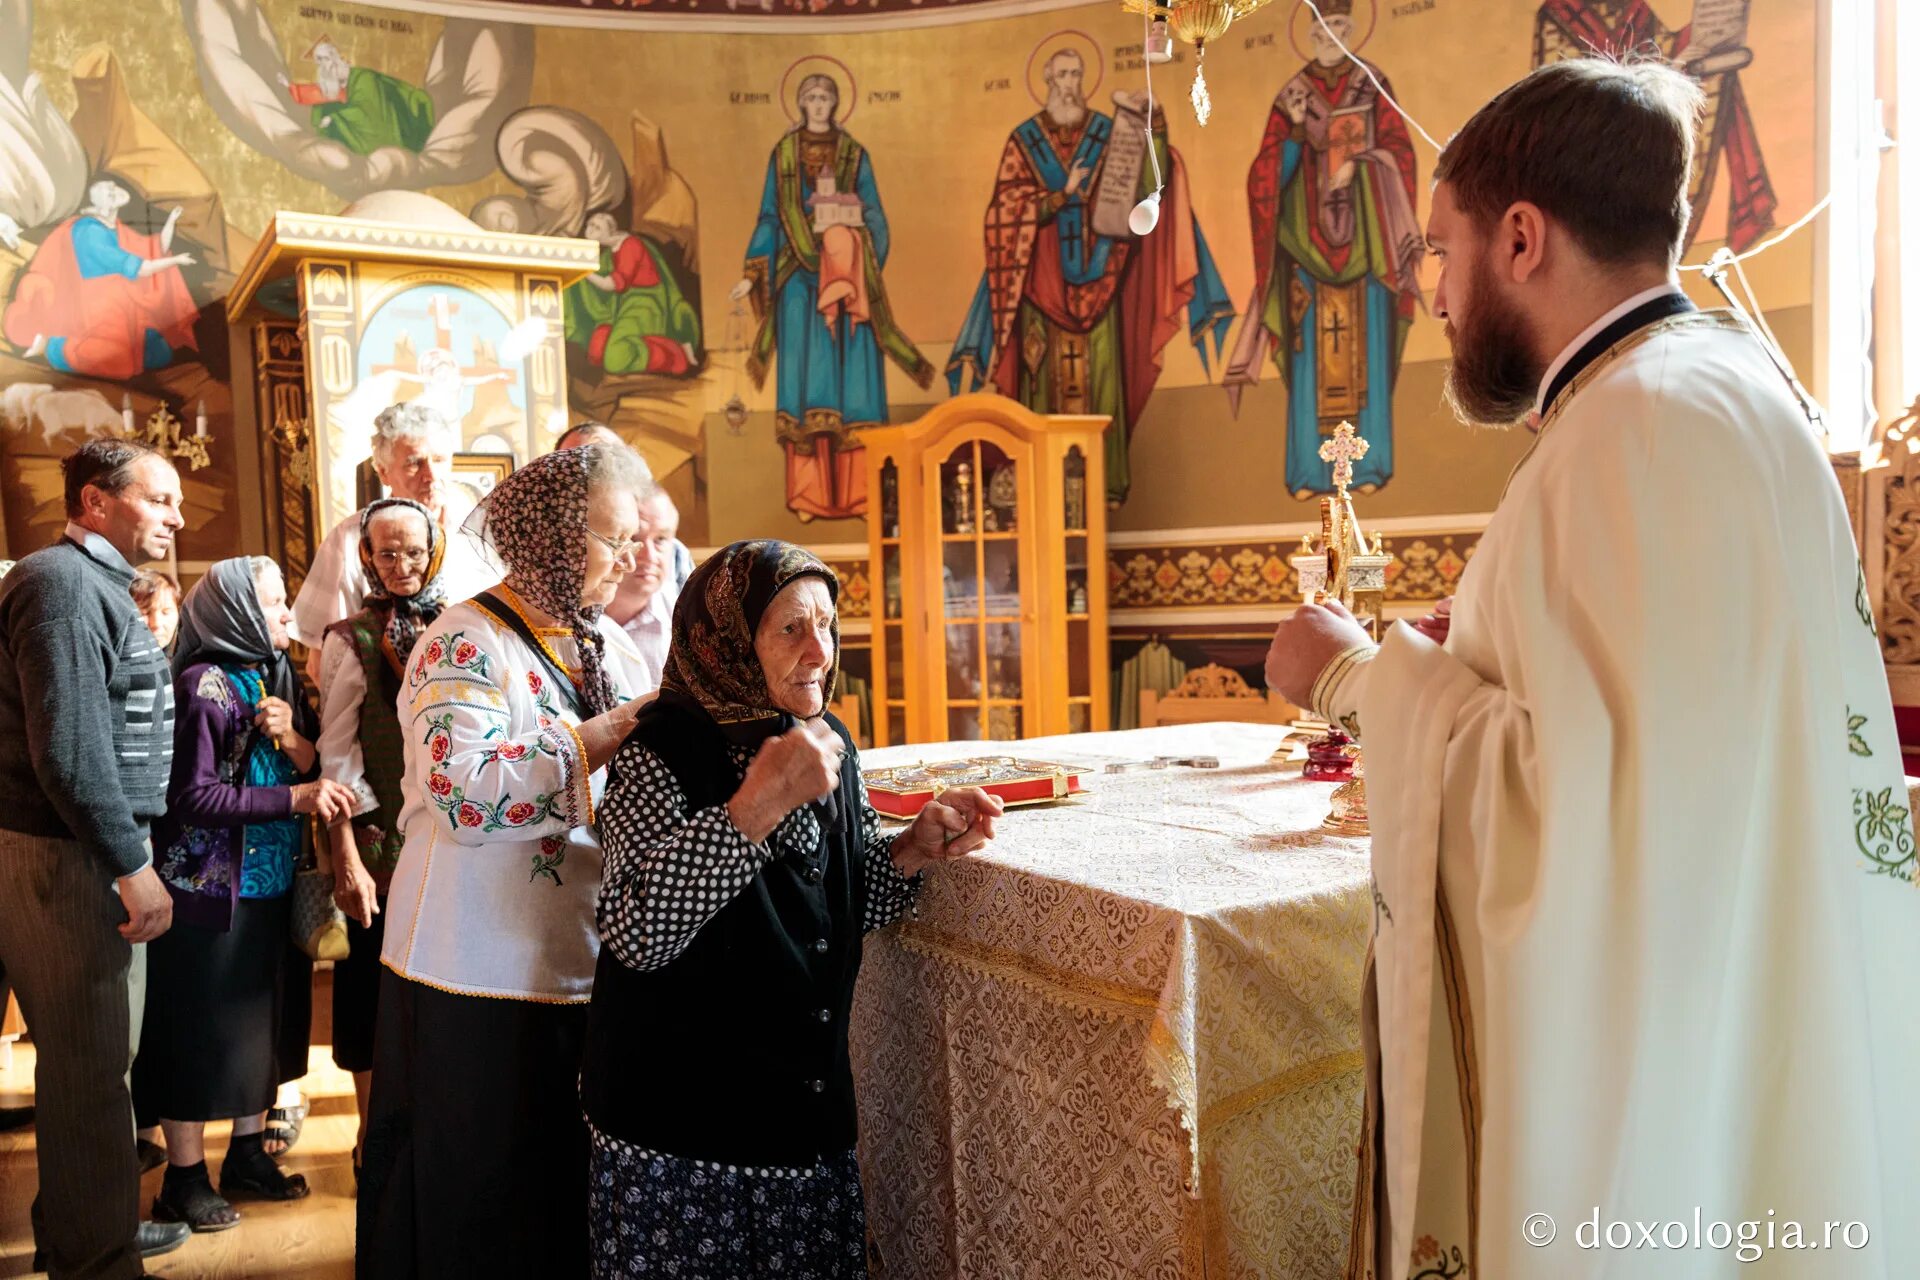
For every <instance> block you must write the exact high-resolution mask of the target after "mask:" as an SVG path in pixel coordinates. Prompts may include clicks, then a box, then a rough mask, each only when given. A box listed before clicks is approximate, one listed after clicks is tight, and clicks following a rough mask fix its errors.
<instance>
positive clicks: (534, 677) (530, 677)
mask: <svg viewBox="0 0 1920 1280" xmlns="http://www.w3.org/2000/svg"><path fill="white" fill-rule="evenodd" d="M545 687H546V681H544V680H542V679H541V678H540V673H539V672H538V671H529V672H527V688H529V689H531V690H533V696H534V697H536V698H537V697H539V696H540V690H542V689H544V688H545Z"/></svg>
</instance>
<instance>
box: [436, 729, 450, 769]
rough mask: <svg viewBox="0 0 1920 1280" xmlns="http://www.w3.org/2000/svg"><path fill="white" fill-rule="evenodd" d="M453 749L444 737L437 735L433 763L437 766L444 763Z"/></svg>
mask: <svg viewBox="0 0 1920 1280" xmlns="http://www.w3.org/2000/svg"><path fill="white" fill-rule="evenodd" d="M451 749H452V748H451V747H450V746H449V745H448V742H447V739H446V737H445V736H444V735H435V737H434V739H433V762H434V763H435V764H440V763H442V762H443V761H444V760H446V758H447V752H448V751H450V750H451Z"/></svg>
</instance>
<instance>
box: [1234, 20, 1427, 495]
mask: <svg viewBox="0 0 1920 1280" xmlns="http://www.w3.org/2000/svg"><path fill="white" fill-rule="evenodd" d="M1320 11H1321V14H1322V15H1323V17H1322V18H1321V19H1319V20H1314V19H1311V18H1310V19H1309V21H1310V23H1311V30H1310V39H1311V41H1312V50H1313V56H1312V58H1311V60H1310V61H1309V62H1308V63H1307V64H1306V65H1305V66H1304V67H1302V68H1301V69H1300V70H1299V71H1298V72H1296V73H1295V74H1294V76H1293V78H1292V79H1290V80H1288V81H1287V82H1286V83H1285V84H1284V85H1282V86H1281V88H1280V93H1279V95H1278V96H1277V97H1276V98H1275V99H1274V102H1273V109H1272V110H1271V111H1270V112H1269V113H1268V116H1267V130H1266V136H1265V137H1263V138H1262V139H1261V140H1260V150H1259V151H1258V152H1257V153H1256V154H1255V155H1254V158H1253V166H1252V168H1250V169H1249V170H1248V172H1247V205H1248V209H1249V214H1250V219H1251V221H1252V224H1253V263H1254V286H1253V295H1252V298H1251V299H1250V300H1249V302H1248V304H1247V318H1246V322H1245V324H1244V325H1243V326H1242V327H1241V331H1240V338H1239V341H1238V342H1237V343H1236V344H1235V346H1234V353H1233V358H1232V360H1231V361H1229V362H1228V365H1227V376H1226V378H1225V386H1226V390H1227V398H1228V400H1229V401H1230V402H1231V403H1232V405H1233V409H1234V411H1235V412H1236V413H1238V411H1239V408H1240V394H1241V391H1242V389H1243V388H1245V387H1247V386H1249V385H1251V384H1253V383H1255V382H1257V381H1258V380H1259V378H1260V374H1261V371H1262V367H1263V366H1264V364H1265V362H1266V360H1267V359H1268V358H1269V356H1271V358H1272V360H1273V362H1274V364H1275V365H1276V366H1278V368H1279V370H1280V377H1281V379H1282V380H1283V381H1284V382H1285V384H1286V388H1287V434H1286V485H1287V491H1288V492H1289V493H1290V494H1292V495H1293V496H1294V497H1295V498H1305V497H1308V496H1310V495H1312V494H1316V493H1328V492H1331V491H1332V488H1333V480H1332V475H1331V464H1329V463H1327V462H1326V461H1324V460H1323V459H1322V458H1321V456H1320V446H1321V444H1322V443H1324V442H1325V440H1326V439H1327V437H1328V436H1330V435H1331V434H1332V433H1333V430H1334V428H1336V427H1338V426H1339V425H1340V424H1341V423H1342V422H1351V423H1353V426H1354V433H1355V434H1356V435H1357V436H1359V438H1361V439H1362V440H1365V441H1366V442H1367V446H1368V447H1367V451H1366V456H1365V457H1363V458H1362V459H1360V460H1359V461H1358V462H1356V463H1354V466H1353V484H1354V487H1355V488H1357V489H1359V490H1360V491H1361V492H1362V493H1368V492H1372V491H1373V490H1374V489H1377V488H1378V487H1379V486H1381V485H1383V484H1385V483H1386V482H1387V481H1388V480H1390V479H1392V478H1393V386H1394V382H1395V381H1396V379H1397V378H1398V376H1399V373H1400V356H1401V353H1402V351H1403V350H1404V349H1405V347H1406V342H1407V331H1408V330H1409V329H1410V328H1412V326H1413V313H1414V308H1415V306H1416V305H1417V304H1418V303H1419V300H1420V284H1419V270H1420V260H1421V258H1422V256H1423V247H1424V241H1423V239H1422V233H1421V229H1420V221H1419V217H1418V215H1417V213H1416V211H1415V209H1416V206H1415V175H1414V159H1413V142H1412V139H1411V137H1410V136H1409V135H1408V132H1407V124H1406V121H1405V120H1404V119H1403V118H1402V117H1401V115H1400V113H1399V112H1398V111H1396V110H1395V109H1394V106H1393V104H1392V103H1391V102H1389V101H1387V99H1386V97H1383V96H1382V95H1381V92H1380V90H1379V88H1378V87H1376V86H1375V84H1374V78H1378V80H1379V81H1380V84H1382V85H1387V86H1388V88H1387V93H1388V95H1391V94H1392V92H1393V90H1392V86H1391V85H1390V84H1388V81H1387V78H1386V76H1385V75H1383V74H1382V73H1381V72H1380V69H1379V68H1378V67H1374V66H1372V64H1368V66H1367V68H1366V69H1363V68H1362V67H1360V66H1358V65H1356V64H1355V62H1354V61H1353V60H1352V59H1350V58H1348V57H1347V55H1346V53H1345V52H1343V51H1342V49H1341V47H1340V46H1341V45H1342V44H1345V45H1346V46H1347V47H1348V48H1352V47H1353V45H1354V43H1355V38H1354V29H1353V16H1352V12H1353V3H1352V0H1322V3H1321V5H1320ZM1368 70H1371V71H1372V73H1373V77H1372V78H1370V77H1369V76H1368V74H1367V71H1368Z"/></svg>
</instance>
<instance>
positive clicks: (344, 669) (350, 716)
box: [314, 631, 398, 821]
mask: <svg viewBox="0 0 1920 1280" xmlns="http://www.w3.org/2000/svg"><path fill="white" fill-rule="evenodd" d="M366 696H367V673H366V672H365V671H364V670H363V669H362V668H361V666H360V655H359V654H357V653H355V652H354V649H353V644H352V642H351V641H349V640H348V639H347V638H346V637H345V636H343V635H341V634H340V633H339V632H338V631H335V632H332V633H330V634H329V635H328V636H327V638H326V640H325V642H324V643H322V644H321V646H320V741H319V742H317V743H315V744H314V745H315V747H316V748H318V750H319V752H320V776H321V777H323V778H327V779H330V780H332V781H334V782H338V783H339V784H341V785H342V786H344V787H349V788H351V789H352V791H353V796H354V802H353V816H354V817H356V818H357V817H359V816H360V815H361V814H363V813H372V812H373V811H374V810H375V809H378V808H379V807H380V801H379V800H378V799H376V798H375V797H374V794H373V788H372V787H370V786H368V785H367V764H366V758H365V756H364V755H363V754H362V752H361V750H360V707H361V704H362V702H363V701H364V700H365V699H366ZM397 816H398V815H395V814H389V815H388V821H392V820H393V819H394V818H396V817H397Z"/></svg>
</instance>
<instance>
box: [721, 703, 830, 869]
mask: <svg viewBox="0 0 1920 1280" xmlns="http://www.w3.org/2000/svg"><path fill="white" fill-rule="evenodd" d="M845 755H846V748H845V746H844V744H842V743H841V741H840V736H839V735H838V734H836V733H835V732H834V731H833V730H831V729H829V728H827V726H826V725H825V724H824V723H823V722H820V721H808V722H807V723H805V724H801V725H796V726H795V727H793V728H791V729H789V730H787V731H786V732H785V733H783V734H781V735H780V736H778V737H775V738H768V739H767V740H766V741H765V742H763V743H761V744H760V750H759V751H758V752H756V753H755V755H754V757H753V760H752V762H751V763H749V764H748V765H747V776H746V777H744V778H742V779H741V780H740V789H739V790H738V791H736V792H734V793H733V799H731V800H729V801H727V815H728V816H729V817H731V818H732V819H733V825H734V826H735V827H736V828H738V829H739V831H740V834H741V835H743V836H745V837H746V838H747V839H748V840H750V841H752V842H753V843H754V844H760V843H763V842H764V841H765V840H766V838H767V837H768V836H770V835H772V834H773V829H774V828H775V827H777V826H779V825H780V819H782V818H784V817H786V816H787V815H788V814H789V813H792V812H793V811H794V810H795V809H798V808H799V807H800V806H801V805H803V804H811V803H813V802H814V801H815V800H818V799H820V798H822V797H823V796H829V795H832V794H833V793H834V791H836V790H838V789H839V786H840V761H841V759H842V758H843V757H844V756H845Z"/></svg>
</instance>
